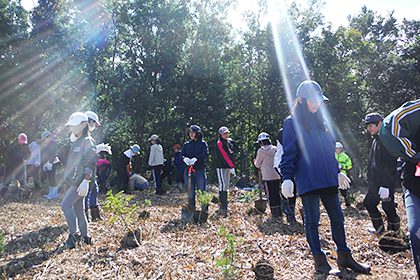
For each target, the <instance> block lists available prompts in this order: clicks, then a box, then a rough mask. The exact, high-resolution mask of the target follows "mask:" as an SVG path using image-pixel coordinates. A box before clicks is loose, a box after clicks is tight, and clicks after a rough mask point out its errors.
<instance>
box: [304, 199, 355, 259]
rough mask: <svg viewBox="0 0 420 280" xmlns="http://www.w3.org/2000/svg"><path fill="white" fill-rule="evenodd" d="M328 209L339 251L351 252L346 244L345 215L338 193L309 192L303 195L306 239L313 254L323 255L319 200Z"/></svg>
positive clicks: (333, 235) (332, 231)
mask: <svg viewBox="0 0 420 280" xmlns="http://www.w3.org/2000/svg"><path fill="white" fill-rule="evenodd" d="M320 199H321V201H322V204H323V205H324V207H325V210H327V213H328V217H329V218H330V223H331V233H332V238H333V240H334V242H335V244H336V245H337V251H341V252H350V249H349V248H348V247H347V244H346V234H345V232H344V215H343V211H342V210H341V206H340V201H339V199H338V193H335V194H334V193H333V194H331V193H308V194H304V195H302V203H303V210H304V212H305V231H306V240H307V241H308V243H309V247H310V248H311V252H312V255H322V254H324V252H323V251H322V250H321V243H320V242H319V232H318V227H319V218H320V211H319V200H320Z"/></svg>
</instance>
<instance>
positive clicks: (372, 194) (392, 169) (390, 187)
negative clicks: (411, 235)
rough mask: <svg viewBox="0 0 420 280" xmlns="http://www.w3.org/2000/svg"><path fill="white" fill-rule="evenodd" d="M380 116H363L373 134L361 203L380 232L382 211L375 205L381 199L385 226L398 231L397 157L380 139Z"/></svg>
mask: <svg viewBox="0 0 420 280" xmlns="http://www.w3.org/2000/svg"><path fill="white" fill-rule="evenodd" d="M382 121H383V117H382V116H381V115H380V114H378V113H370V114H367V115H366V116H365V119H364V122H365V124H366V127H367V131H368V132H369V134H370V135H371V136H372V138H373V140H372V144H371V146H370V152H369V160H368V171H367V179H368V191H367V194H366V196H365V199H364V200H363V205H364V206H365V208H366V210H367V211H368V213H369V216H370V219H371V221H372V225H373V227H374V229H375V231H374V232H375V233H376V234H378V235H380V234H382V233H383V232H384V231H385V228H384V222H383V220H382V214H381V212H379V210H378V208H377V206H378V204H379V203H380V202H382V208H383V210H384V211H385V214H386V216H387V220H388V230H392V231H395V232H399V231H400V220H401V219H400V217H399V216H398V214H397V210H396V205H395V202H394V194H395V187H396V186H397V184H398V174H397V157H395V156H392V155H391V154H390V153H389V152H388V151H387V149H386V148H385V147H384V145H383V144H382V141H381V140H380V139H379V135H378V133H379V130H380V129H381V126H382Z"/></svg>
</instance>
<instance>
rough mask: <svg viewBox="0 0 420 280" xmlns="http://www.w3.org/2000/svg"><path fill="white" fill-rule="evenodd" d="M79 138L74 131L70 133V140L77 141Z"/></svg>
mask: <svg viewBox="0 0 420 280" xmlns="http://www.w3.org/2000/svg"><path fill="white" fill-rule="evenodd" d="M76 140H77V137H76V135H74V134H73V133H70V142H72V143H73V142H74V141H76Z"/></svg>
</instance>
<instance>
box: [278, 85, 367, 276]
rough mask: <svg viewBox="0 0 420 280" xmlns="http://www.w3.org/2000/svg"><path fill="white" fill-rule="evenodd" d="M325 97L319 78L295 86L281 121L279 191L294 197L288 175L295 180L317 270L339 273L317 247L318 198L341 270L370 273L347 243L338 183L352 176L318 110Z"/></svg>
mask: <svg viewBox="0 0 420 280" xmlns="http://www.w3.org/2000/svg"><path fill="white" fill-rule="evenodd" d="M324 100H328V99H327V98H326V97H325V96H324V95H323V91H322V89H321V86H320V85H319V84H318V83H317V82H315V81H312V80H306V81H304V82H302V83H301V84H300V85H299V87H298V89H297V93H296V99H295V103H294V107H293V108H292V112H291V115H290V116H289V117H287V118H286V119H285V121H284V125H283V149H284V153H283V156H282V159H281V163H280V171H281V174H282V176H283V180H284V181H283V183H282V186H281V191H282V194H283V195H284V196H285V197H286V198H290V197H293V196H294V194H293V189H294V183H293V181H292V179H293V178H295V180H296V187H297V191H298V195H299V196H300V197H301V199H302V204H303V209H304V214H305V217H304V218H305V219H304V220H305V233H306V240H307V241H308V243H309V247H310V250H311V253H312V255H313V258H314V263H315V270H316V272H318V273H322V274H340V273H339V272H338V271H337V270H333V269H332V268H331V266H330V264H329V263H328V261H327V258H326V256H325V253H324V252H323V251H322V250H321V244H320V240H319V232H318V228H319V219H320V205H319V202H320V200H321V201H322V204H323V205H324V207H325V210H326V211H327V214H328V216H329V218H330V222H331V233H332V237H333V240H334V242H335V244H336V245H337V263H338V266H339V268H340V269H345V268H349V269H352V270H353V271H355V272H357V273H365V274H368V273H369V272H370V266H368V265H365V264H360V263H358V262H356V261H355V260H354V259H353V257H352V254H351V252H350V249H349V248H348V246H347V242H346V235H345V230H344V215H343V211H342V210H341V206H340V202H339V199H338V190H337V187H338V186H339V185H349V182H350V180H349V179H348V177H347V176H346V175H344V174H343V173H341V172H340V170H339V169H338V164H337V160H336V159H335V156H334V147H335V145H334V144H335V139H334V136H333V134H332V132H331V131H330V130H329V129H328V128H327V126H326V124H325V119H324V116H323V114H322V112H321V110H322V108H321V106H322V104H323V101H324Z"/></svg>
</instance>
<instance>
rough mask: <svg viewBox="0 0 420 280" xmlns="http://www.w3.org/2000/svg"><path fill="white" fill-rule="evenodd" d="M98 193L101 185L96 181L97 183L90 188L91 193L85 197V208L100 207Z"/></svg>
mask: <svg viewBox="0 0 420 280" xmlns="http://www.w3.org/2000/svg"><path fill="white" fill-rule="evenodd" d="M98 193H99V187H98V184H97V183H96V181H95V184H94V185H93V187H92V186H91V187H90V188H89V193H88V194H87V196H86V197H85V210H87V209H89V208H95V207H98Z"/></svg>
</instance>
